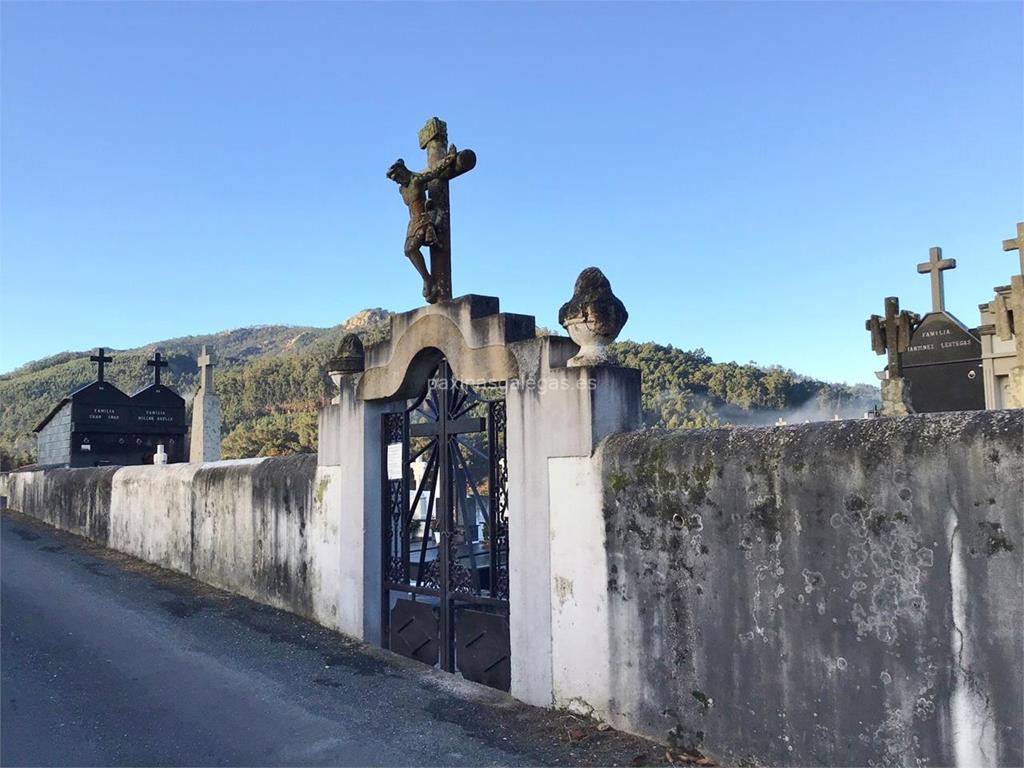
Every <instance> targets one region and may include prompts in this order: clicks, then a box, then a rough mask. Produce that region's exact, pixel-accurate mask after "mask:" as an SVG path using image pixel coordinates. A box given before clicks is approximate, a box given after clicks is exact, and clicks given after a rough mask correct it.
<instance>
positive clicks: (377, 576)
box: [318, 295, 640, 705]
mask: <svg viewBox="0 0 1024 768" xmlns="http://www.w3.org/2000/svg"><path fill="white" fill-rule="evenodd" d="M389 323H390V334H389V336H388V338H387V339H385V340H384V341H382V342H380V343H378V344H375V345H373V346H370V347H367V348H366V350H365V352H364V351H363V350H362V348H361V346H360V345H359V344H358V341H357V340H355V339H354V338H351V339H348V340H347V341H346V342H343V343H342V348H341V349H339V353H338V356H337V357H336V358H335V360H334V361H332V364H331V368H332V378H333V379H334V381H335V382H336V384H337V386H338V395H337V397H335V398H334V401H333V403H332V405H330V406H328V407H327V408H325V409H324V410H323V411H322V412H321V416H320V449H319V463H320V477H321V478H322V480H321V482H320V487H319V489H318V493H320V494H322V498H323V503H324V505H325V508H327V509H329V510H336V512H334V511H332V512H330V514H329V515H328V517H327V520H328V523H327V525H328V526H329V528H330V527H333V526H336V527H337V535H336V536H334V535H333V533H332V532H331V531H330V530H329V531H328V535H325V536H324V537H323V541H324V542H325V544H324V545H325V546H326V542H328V541H330V542H335V541H337V542H340V547H341V551H340V557H337V558H336V560H337V562H338V563H339V566H338V569H339V570H338V574H337V578H338V580H339V583H340V585H341V588H340V590H339V592H338V602H337V605H336V606H333V607H330V608H329V609H328V610H329V611H336V615H337V622H336V623H337V626H338V628H339V629H341V630H342V631H343V632H345V633H347V634H349V635H352V636H354V637H357V638H359V639H362V640H365V641H366V642H370V643H375V644H378V645H381V646H383V647H385V648H388V649H390V650H392V651H394V652H396V653H401V654H404V655H406V656H410V657H412V658H414V659H419V660H420V661H423V662H424V663H427V664H432V665H436V666H438V667H440V668H441V669H444V670H448V671H451V672H454V673H457V674H461V675H463V676H464V677H466V678H469V679H471V680H476V681H478V682H482V683H485V684H487V685H491V686H494V687H497V688H503V689H506V690H510V691H511V693H512V694H513V695H514V696H516V697H517V698H520V699H522V700H524V701H527V702H530V703H533V704H542V705H545V704H550V703H551V701H552V696H553V665H554V663H555V662H554V661H553V658H552V604H553V603H552V600H553V594H554V592H553V589H554V587H553V579H552V575H551V574H552V562H551V546H552V543H551V536H552V525H551V498H550V494H549V461H550V460H551V459H555V458H564V457H573V456H581V457H582V456H590V455H591V453H592V452H593V450H594V448H595V447H596V445H597V443H598V442H599V441H600V440H601V439H602V438H603V437H604V436H606V435H608V434H610V433H612V432H619V431H624V430H629V429H634V428H636V427H637V426H638V425H639V423H640V377H639V371H636V370H634V369H628V368H618V367H615V366H609V365H599V366H596V367H573V366H568V365H567V362H568V361H569V360H570V358H572V357H573V355H575V354H576V353H577V352H578V351H579V347H578V346H577V345H576V344H574V343H573V342H572V341H571V340H569V339H567V338H564V337H559V336H537V332H536V325H535V323H534V319H533V318H532V317H530V316H527V315H514V314H507V313H502V312H500V311H499V307H498V300H497V299H496V298H492V297H487V296H473V295H471V296H464V297H461V298H457V299H454V300H452V301H450V302H443V303H438V304H435V305H431V306H425V307H420V308H419V309H415V310H412V311H411V312H405V313H402V314H396V315H392V316H391V317H390V319H389Z"/></svg>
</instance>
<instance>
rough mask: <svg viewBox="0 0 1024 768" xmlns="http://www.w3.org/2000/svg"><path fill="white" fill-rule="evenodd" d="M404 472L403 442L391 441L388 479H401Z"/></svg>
mask: <svg viewBox="0 0 1024 768" xmlns="http://www.w3.org/2000/svg"><path fill="white" fill-rule="evenodd" d="M402 474H403V473H402V444H401V443H391V445H389V446H388V480H401V479H402Z"/></svg>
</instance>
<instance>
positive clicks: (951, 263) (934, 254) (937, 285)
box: [917, 248, 956, 312]
mask: <svg viewBox="0 0 1024 768" xmlns="http://www.w3.org/2000/svg"><path fill="white" fill-rule="evenodd" d="M947 269H956V259H944V258H942V249H941V248H929V249H928V261H926V262H923V263H921V264H918V265H917V271H918V272H920V273H921V274H922V275H924V274H927V273H929V272H930V273H931V276H932V312H945V311H946V288H945V286H944V285H943V281H942V273H943V272H944V271H945V270H947Z"/></svg>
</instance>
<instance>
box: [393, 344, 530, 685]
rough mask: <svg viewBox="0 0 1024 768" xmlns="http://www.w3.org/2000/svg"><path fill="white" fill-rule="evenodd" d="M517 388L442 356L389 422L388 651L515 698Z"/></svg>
mask: <svg viewBox="0 0 1024 768" xmlns="http://www.w3.org/2000/svg"><path fill="white" fill-rule="evenodd" d="M505 387H506V382H486V383H483V384H478V385H477V386H475V387H474V386H470V385H469V384H466V383H464V382H461V381H459V380H458V379H456V378H455V375H454V374H453V372H452V368H451V366H450V365H449V363H448V360H447V359H445V358H443V357H442V358H441V359H440V360H439V361H438V362H437V364H436V365H435V367H434V368H433V369H432V370H431V371H430V374H429V375H428V376H427V377H426V378H425V379H424V380H423V381H422V383H421V385H420V389H421V393H420V394H419V396H417V397H415V398H413V399H412V400H411V401H410V405H409V407H408V408H406V409H404V410H402V411H398V412H396V413H386V414H384V415H383V416H382V417H381V419H382V426H381V430H382V434H383V442H384V450H383V452H382V456H381V462H382V467H381V474H382V477H383V478H384V485H383V488H382V490H381V496H382V501H383V503H382V507H381V508H382V512H383V518H382V520H381V531H382V545H383V552H382V562H383V568H384V579H383V585H382V586H383V593H382V596H381V607H382V615H381V626H382V628H383V631H382V633H381V634H382V639H383V641H384V645H385V647H387V648H389V649H390V650H392V651H395V652H396V653H400V654H402V655H403V656H409V657H411V658H413V659H416V660H418V661H422V662H424V663H427V664H430V665H435V664H436V665H438V666H440V668H441V669H444V670H447V671H449V672H454V671H458V672H460V673H461V674H462V675H463V676H464V677H466V678H468V679H470V680H475V681H477V682H480V683H484V684H486V685H490V686H492V687H495V688H500V689H502V690H506V691H507V690H508V689H509V685H510V683H511V674H512V668H511V660H510V655H511V652H510V648H509V623H508V615H509V601H508V590H509V542H508V517H507V515H508V473H507V463H506V450H505V438H506V436H505Z"/></svg>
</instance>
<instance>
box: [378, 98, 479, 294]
mask: <svg viewBox="0 0 1024 768" xmlns="http://www.w3.org/2000/svg"><path fill="white" fill-rule="evenodd" d="M419 141H420V149H425V150H426V151H427V167H426V168H425V169H424V170H423V171H420V172H419V173H416V172H414V171H410V170H409V169H408V168H407V167H406V166H405V161H404V160H402V159H401V158H399V159H398V160H396V161H395V163H394V164H393V165H392V166H391V167H390V168H389V169H388V172H387V177H388V178H389V179H391V180H392V181H394V182H395V183H396V184H398V186H399V190H400V192H401V194H402V201H403V202H404V203H405V204H406V206H408V208H409V226H408V228H407V229H406V232H405V249H404V250H405V255H406V256H407V257H408V259H409V261H411V262H412V264H413V266H414V267H415V268H416V271H417V272H419V274H420V277H422V278H423V298H425V299H426V300H427V301H428V302H429V303H430V304H436V303H437V302H439V301H440V302H446V301H451V299H452V242H451V206H450V204H449V196H448V183H449V182H450V181H451V180H452V179H454V178H455V177H456V176H461V175H462V174H464V173H466V172H467V171H471V170H473V168H474V167H475V166H476V153H474V152H473V150H471V149H464V150H462V151H461V152H459V151H458V150H457V149H456V148H455V145H454V144H452V145H450V146H449V145H448V126H447V125H446V124H445V122H444V121H443V120H441V119H440V118H437V117H432V118H430V119H429V120H428V121H427V124H426V125H424V126H423V128H422V129H421V130H420V132H419ZM423 246H427V247H428V248H429V249H430V269H429V270H428V269H427V265H426V262H425V261H424V258H423V253H422V252H421V250H420V249H421V248H422V247H423Z"/></svg>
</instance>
